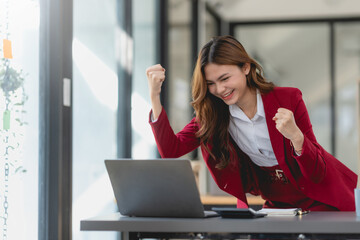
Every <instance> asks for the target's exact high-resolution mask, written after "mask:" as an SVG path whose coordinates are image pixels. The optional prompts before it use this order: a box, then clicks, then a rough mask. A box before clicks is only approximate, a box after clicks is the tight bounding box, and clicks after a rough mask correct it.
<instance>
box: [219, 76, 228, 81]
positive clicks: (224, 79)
mask: <svg viewBox="0 0 360 240" xmlns="http://www.w3.org/2000/svg"><path fill="white" fill-rule="evenodd" d="M229 78H230V77H226V78H223V79H221V80H220V81H226V80H228V79H229Z"/></svg>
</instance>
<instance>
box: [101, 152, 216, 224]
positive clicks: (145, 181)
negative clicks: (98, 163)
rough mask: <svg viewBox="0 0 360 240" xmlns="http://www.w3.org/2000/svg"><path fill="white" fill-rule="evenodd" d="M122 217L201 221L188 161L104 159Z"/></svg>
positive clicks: (209, 213)
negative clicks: (197, 219)
mask: <svg viewBox="0 0 360 240" xmlns="http://www.w3.org/2000/svg"><path fill="white" fill-rule="evenodd" d="M105 165H106V169H107V171H108V174H109V177H110V181H111V185H112V187H113V190H114V195H115V198H116V202H117V205H118V208H119V211H120V213H121V214H122V215H127V216H136V217H185V218H203V217H212V216H218V214H217V213H216V212H212V211H204V207H203V205H202V203H201V200H200V195H199V191H198V188H197V186H196V181H195V176H194V174H193V171H192V168H191V164H190V161H189V160H179V159H154V160H131V159H117V160H105Z"/></svg>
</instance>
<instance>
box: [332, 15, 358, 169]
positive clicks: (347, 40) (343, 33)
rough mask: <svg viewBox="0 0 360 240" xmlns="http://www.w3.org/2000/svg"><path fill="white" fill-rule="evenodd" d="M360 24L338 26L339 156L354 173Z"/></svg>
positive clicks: (336, 67)
mask: <svg viewBox="0 0 360 240" xmlns="http://www.w3.org/2000/svg"><path fill="white" fill-rule="evenodd" d="M359 83H360V25H359V22H353V23H336V24H335V84H336V95H335V103H336V136H337V138H336V146H335V147H336V155H337V156H338V158H339V159H341V160H342V162H344V163H345V164H346V165H347V166H348V167H350V168H351V169H352V170H353V171H355V172H357V173H360V171H359V170H360V169H359V168H360V164H359V126H358V125H359V106H360V104H359V89H360V85H359Z"/></svg>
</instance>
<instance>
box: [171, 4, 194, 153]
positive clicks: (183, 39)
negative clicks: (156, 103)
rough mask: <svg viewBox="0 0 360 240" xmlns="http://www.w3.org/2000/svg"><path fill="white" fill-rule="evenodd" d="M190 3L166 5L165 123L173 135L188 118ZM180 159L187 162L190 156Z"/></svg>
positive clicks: (190, 57)
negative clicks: (167, 65)
mask: <svg viewBox="0 0 360 240" xmlns="http://www.w3.org/2000/svg"><path fill="white" fill-rule="evenodd" d="M191 2H192V1H190V0H186V1H177V0H170V1H169V69H168V70H169V71H168V75H167V81H168V82H167V84H168V86H169V110H168V111H169V112H168V115H169V121H170V123H171V126H172V128H173V129H174V132H175V133H177V132H179V131H180V130H181V129H183V127H184V126H185V125H186V124H188V123H189V122H190V120H191V118H192V107H191V105H190V102H191V78H192V70H193V67H194V66H192V62H193V60H192V52H191V50H192V45H191ZM184 158H191V157H190V155H187V156H184Z"/></svg>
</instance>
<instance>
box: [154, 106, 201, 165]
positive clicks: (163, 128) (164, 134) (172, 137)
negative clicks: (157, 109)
mask: <svg viewBox="0 0 360 240" xmlns="http://www.w3.org/2000/svg"><path fill="white" fill-rule="evenodd" d="M151 114H152V112H150V115H149V123H150V126H151V128H152V131H153V134H154V137H155V141H156V145H157V147H158V150H159V153H160V155H161V157H162V158H178V157H181V156H183V155H185V154H187V153H189V152H191V151H193V150H195V149H196V148H197V147H199V146H200V141H199V139H198V138H197V137H196V132H197V131H198V129H199V127H198V124H197V123H196V121H195V118H193V119H192V120H191V122H190V123H189V124H187V125H186V126H185V127H184V128H183V129H182V130H181V131H180V132H178V133H177V134H175V133H174V131H173V129H172V128H171V126H170V123H169V119H168V117H167V114H166V112H165V109H164V108H163V109H162V111H161V113H160V115H159V118H158V119H157V120H156V121H154V122H152V121H151Z"/></svg>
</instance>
